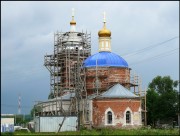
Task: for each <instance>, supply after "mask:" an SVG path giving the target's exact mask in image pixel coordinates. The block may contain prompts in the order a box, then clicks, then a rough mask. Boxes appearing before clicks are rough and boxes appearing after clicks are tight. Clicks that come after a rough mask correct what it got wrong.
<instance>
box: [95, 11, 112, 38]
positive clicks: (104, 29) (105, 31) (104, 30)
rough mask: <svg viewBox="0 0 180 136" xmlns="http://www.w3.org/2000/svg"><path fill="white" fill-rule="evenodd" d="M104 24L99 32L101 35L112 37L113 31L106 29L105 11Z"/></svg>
mask: <svg viewBox="0 0 180 136" xmlns="http://www.w3.org/2000/svg"><path fill="white" fill-rule="evenodd" d="M103 23H104V26H103V28H102V29H101V30H100V31H99V32H98V35H99V37H110V36H111V31H110V30H108V29H106V14H105V12H104V21H103Z"/></svg>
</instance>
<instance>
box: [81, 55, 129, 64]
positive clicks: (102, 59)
mask: <svg viewBox="0 0 180 136" xmlns="http://www.w3.org/2000/svg"><path fill="white" fill-rule="evenodd" d="M96 60H97V66H98V67H128V63H127V62H126V61H125V60H124V59H123V58H122V57H120V56H119V55H117V54H115V53H112V52H99V53H96V54H94V55H92V56H89V57H88V58H87V59H86V60H85V61H84V65H83V67H96Z"/></svg>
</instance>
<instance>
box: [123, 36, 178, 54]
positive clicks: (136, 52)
mask: <svg viewBox="0 0 180 136" xmlns="http://www.w3.org/2000/svg"><path fill="white" fill-rule="evenodd" d="M177 38H179V36H175V37H173V38H171V39H168V40H166V41H163V42H160V43H157V44H154V45H151V46H148V47H146V48H143V49H140V50H137V51H134V52H131V53H128V54H125V55H122V56H123V57H124V56H126V57H129V56H133V55H136V54H138V53H142V52H144V51H149V50H150V49H153V48H154V47H157V46H160V45H163V44H165V43H167V42H170V41H172V40H174V39H177Z"/></svg>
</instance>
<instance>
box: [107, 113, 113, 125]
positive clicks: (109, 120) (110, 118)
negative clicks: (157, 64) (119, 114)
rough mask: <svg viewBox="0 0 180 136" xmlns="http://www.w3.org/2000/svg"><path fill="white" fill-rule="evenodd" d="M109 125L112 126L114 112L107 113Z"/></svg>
mask: <svg viewBox="0 0 180 136" xmlns="http://www.w3.org/2000/svg"><path fill="white" fill-rule="evenodd" d="M107 124H112V112H111V111H108V113H107Z"/></svg>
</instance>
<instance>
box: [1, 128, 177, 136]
mask: <svg viewBox="0 0 180 136" xmlns="http://www.w3.org/2000/svg"><path fill="white" fill-rule="evenodd" d="M1 135H143V136H144V135H163V136H164V135H173V136H174V135H179V129H144V128H141V129H108V128H107V129H105V128H104V129H99V130H96V129H92V130H81V131H80V132H73V131H67V132H59V133H53V132H47V133H45V132H44V133H42V132H41V133H24V132H14V133H1Z"/></svg>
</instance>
